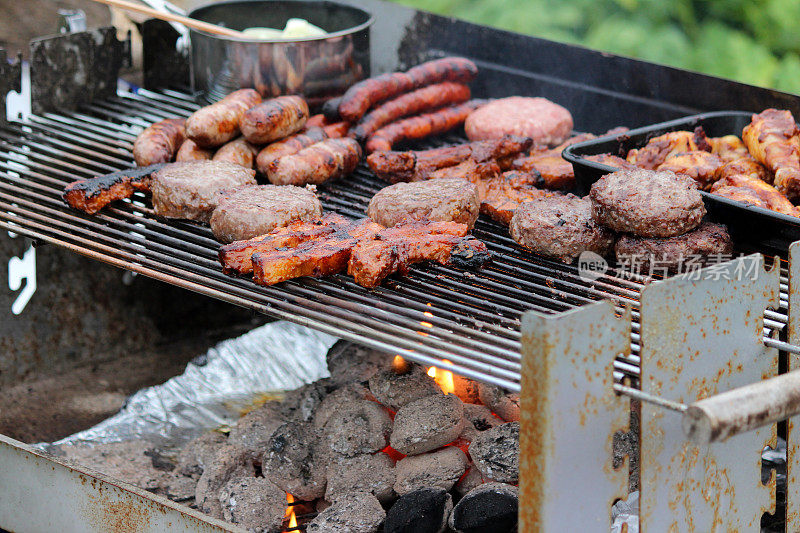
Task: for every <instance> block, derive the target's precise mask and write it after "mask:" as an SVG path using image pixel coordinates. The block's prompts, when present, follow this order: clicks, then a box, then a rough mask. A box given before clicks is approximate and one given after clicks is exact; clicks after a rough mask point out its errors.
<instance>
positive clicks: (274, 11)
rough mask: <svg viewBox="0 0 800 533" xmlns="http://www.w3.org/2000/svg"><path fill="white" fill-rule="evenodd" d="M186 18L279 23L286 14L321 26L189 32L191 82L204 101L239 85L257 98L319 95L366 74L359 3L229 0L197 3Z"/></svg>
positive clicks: (364, 17)
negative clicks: (268, 36) (283, 36)
mask: <svg viewBox="0 0 800 533" xmlns="http://www.w3.org/2000/svg"><path fill="white" fill-rule="evenodd" d="M189 16H190V17H191V18H194V19H197V20H202V21H206V22H210V23H212V24H219V25H222V26H226V27H228V28H232V29H236V30H244V29H245V28H252V27H268V28H276V29H281V28H283V27H284V26H285V25H286V22H287V21H288V20H289V19H290V18H301V19H306V20H307V21H308V22H310V23H311V24H314V25H315V26H318V27H320V28H322V29H324V30H325V31H326V32H327V33H328V34H327V35H326V36H324V37H314V38H307V39H297V40H291V41H278V40H276V41H261V40H255V39H253V40H250V39H239V38H236V37H226V36H220V35H212V34H210V33H205V32H202V31H198V30H194V29H192V30H190V32H189V35H190V38H191V43H192V81H193V84H194V89H195V90H199V91H202V92H203V93H204V94H205V97H206V99H207V100H209V101H216V100H219V99H220V98H222V97H223V96H225V95H226V94H228V93H231V92H233V91H235V90H237V89H241V88H250V87H252V88H255V89H256V90H257V91H258V92H260V93H261V95H262V96H264V97H273V96H280V95H284V94H303V95H305V96H306V98H308V99H309V103H310V104H313V103H314V102H315V101H321V100H324V99H326V98H330V97H332V96H336V95H337V94H341V93H342V92H344V90H345V89H346V88H347V87H349V86H350V85H352V84H353V83H354V82H356V81H358V80H360V79H362V78H364V77H366V76H369V27H370V25H371V24H372V16H371V15H370V14H369V13H367V12H366V11H364V10H362V9H358V8H356V7H351V6H347V5H344V4H339V3H336V2H330V1H317V2H315V1H304V0H296V1H291V0H275V1H264V0H237V1H232V2H219V3H214V4H210V5H207V6H203V7H200V8H198V9H195V10H194V11H192V12H191V13H189Z"/></svg>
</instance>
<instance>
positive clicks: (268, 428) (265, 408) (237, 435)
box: [228, 401, 287, 453]
mask: <svg viewBox="0 0 800 533" xmlns="http://www.w3.org/2000/svg"><path fill="white" fill-rule="evenodd" d="M286 421H287V419H286V416H284V414H283V412H282V408H281V404H280V402H277V401H273V402H267V403H265V404H264V405H262V406H261V407H258V408H256V409H253V410H252V411H250V412H249V413H247V414H246V415H244V416H243V417H242V418H240V419H239V420H238V421H237V422H236V424H235V425H234V426H233V427H232V428H231V430H230V433H228V443H230V444H238V445H239V446H244V447H245V448H247V449H248V450H253V451H254V452H258V453H261V452H263V451H264V450H266V449H267V444H268V442H269V438H270V437H271V436H272V434H273V433H274V432H275V430H276V429H278V427H280V425H281V424H283V423H285V422H286Z"/></svg>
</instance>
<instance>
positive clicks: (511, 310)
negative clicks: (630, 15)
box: [0, 2, 800, 527]
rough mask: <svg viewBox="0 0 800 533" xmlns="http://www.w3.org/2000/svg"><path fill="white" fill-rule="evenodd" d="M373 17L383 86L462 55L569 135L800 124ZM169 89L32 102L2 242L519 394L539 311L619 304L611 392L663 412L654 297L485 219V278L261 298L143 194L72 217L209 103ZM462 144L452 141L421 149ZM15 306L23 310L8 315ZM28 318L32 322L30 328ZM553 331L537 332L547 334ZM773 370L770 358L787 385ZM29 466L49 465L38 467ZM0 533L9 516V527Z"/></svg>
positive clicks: (611, 72)
mask: <svg viewBox="0 0 800 533" xmlns="http://www.w3.org/2000/svg"><path fill="white" fill-rule="evenodd" d="M361 4H363V3H360V5H361ZM368 6H371V8H372V11H373V12H375V13H377V14H378V16H377V17H376V23H375V24H376V25H375V30H374V32H373V36H374V39H373V41H374V42H373V47H374V51H373V59H372V61H373V70H376V71H381V70H389V69H393V68H396V67H399V66H407V65H409V64H414V63H417V62H419V61H422V60H426V59H430V58H433V57H437V56H440V55H443V54H445V53H448V54H456V55H464V56H466V57H470V58H473V59H474V60H475V61H476V63H477V64H478V65H479V68H480V76H479V78H478V80H477V81H476V82H475V84H474V93H475V95H476V96H480V97H500V96H505V95H511V94H531V95H538V96H544V97H548V98H551V99H553V100H554V101H556V102H558V103H560V104H562V105H564V106H565V107H567V108H569V109H570V110H571V111H572V113H573V115H574V117H575V127H576V129H578V130H581V131H593V132H601V131H605V130H607V129H609V128H611V127H615V126H619V125H625V126H629V127H637V126H642V125H646V124H650V123H654V122H659V121H662V120H667V119H673V118H677V117H679V116H683V115H688V114H692V113H696V112H699V111H708V110H715V109H742V110H752V111H760V110H761V109H763V108H766V107H781V108H786V109H790V110H792V111H793V113H795V114H796V115H797V114H798V113H800V98H798V97H796V96H792V95H787V94H783V93H778V92H775V91H771V90H767V89H759V88H755V87H750V86H745V85H741V84H737V83H734V82H730V81H726V80H721V79H716V78H712V77H707V76H703V75H700V74H695V73H690V72H684V71H680V70H677V69H672V68H667V67H662V66H657V65H652V64H647V63H643V62H639V61H634V60H631V59H626V58H621V57H615V56H610V55H608V54H601V53H598V52H594V51H591V50H585V49H582V48H578V47H573V46H568V45H563V44H558V43H553V42H549V41H544V40H540V39H535V38H530V37H524V36H520V35H515V34H511V33H507V32H502V31H499V30H492V29H489V28H484V27H480V26H475V25H472V24H467V23H464V22H460V21H456V20H451V19H445V18H442V17H437V16H434V15H430V14H427V13H422V12H416V11H413V10H409V9H407V8H402V7H400V6H396V5H391V4H384V3H381V2H368ZM368 8H369V7H368ZM397 20H402V21H405V26H404V29H403V31H404V32H405V33H404V34H403V35H399V34H398V33H397V31H396V29H394V30H393V31H388V30H387V31H383V30H384V29H387V28H391V27H393V26H396V22H395V21H397ZM508 50H514V54H509V53H508ZM35 67H36V65H35V64H34V68H35ZM50 67H51V68H52V65H50ZM35 78H36V77H35V76H34V79H35ZM159 82H160V83H162V85H161V86H160V87H150V88H148V89H140V90H138V91H135V92H129V91H119V92H113V91H112V92H111V93H108V92H107V93H106V94H105V95H103V96H102V97H94V98H92V99H90V100H87V101H83V102H72V104H73V105H67V104H64V103H63V102H56V105H53V102H52V101H48V100H47V99H46V98H43V97H42V96H41V95H42V94H45V95H46V94H48V93H47V87H43V88H40V89H41V90H39V91H37V89H36V88H34V94H39V95H40V98H39V101H38V102H34V109H35V110H36V112H35V113H34V114H31V115H29V116H26V117H24V118H18V119H16V120H12V121H10V122H9V123H8V124H6V125H4V126H2V128H0V228H2V229H3V230H5V231H7V232H9V233H10V234H13V235H16V236H24V237H27V238H29V239H32V240H33V242H34V243H35V244H36V245H37V246H38V245H42V244H50V245H55V246H57V247H59V248H64V249H66V250H69V251H70V252H75V253H78V254H81V255H84V256H87V257H89V258H91V259H96V260H98V261H101V262H104V263H107V264H109V265H112V266H115V267H119V268H122V269H125V270H127V271H130V272H135V273H137V274H142V275H144V276H146V277H149V278H153V279H155V280H158V281H161V282H165V283H167V284H169V285H173V286H177V287H180V288H182V289H188V290H190V291H193V292H196V293H199V294H201V295H203V296H209V297H211V298H214V299H217V300H222V301H224V302H227V303H230V304H234V305H236V306H240V307H244V308H248V309H251V310H254V311H257V312H259V313H263V314H265V315H269V316H271V317H275V318H281V319H285V320H289V321H292V322H296V323H299V324H303V325H306V326H309V327H312V328H315V329H318V330H322V331H325V332H327V333H330V334H333V335H336V336H339V337H341V338H345V339H348V340H352V341H354V342H357V343H360V344H364V345H368V346H371V347H374V348H377V349H380V350H384V351H387V352H389V353H395V354H400V355H402V356H403V357H406V358H408V359H410V360H413V361H417V362H419V363H422V364H425V365H430V366H436V367H438V368H443V369H446V370H451V371H453V372H455V373H457V374H461V375H463V376H466V377H469V378H473V379H476V380H480V381H484V382H488V383H493V384H495V385H499V386H502V387H505V388H507V389H510V390H514V391H520V390H521V389H522V388H523V386H522V384H523V382H524V381H525V379H524V378H523V374H524V372H523V358H522V354H523V353H531V350H532V348H530V345H531V340H530V338H528V339H525V338H524V337H525V335H526V334H527V333H526V331H528V330H527V329H526V327H525V326H524V324H526V323H529V324H530V323H531V320H530V319H529V318H526V316H528V315H526V313H527V312H529V311H535V312H538V313H539V315H537V316H543V317H552V319H553V320H554V321H557V320H560V317H561V316H562V315H564V313H565V312H567V311H574V312H583V310H585V309H598V308H597V305H598V304H597V302H600V301H603V300H611V301H612V303H613V306H612V307H611V308H610V311H609V312H610V313H611V316H613V317H616V318H615V320H616V319H618V318H620V317H621V320H622V321H624V320H626V319H627V317H630V321H631V322H630V327H629V329H628V330H627V331H625V332H624V337H625V339H626V340H625V344H626V346H625V349H620V350H617V351H615V352H614V353H613V357H612V360H613V369H614V372H613V382H614V383H615V386H616V388H617V389H618V390H621V391H623V392H626V393H628V394H631V395H638V396H639V397H641V398H644V399H645V400H648V399H653V398H652V396H653V395H652V394H649V393H645V394H642V393H641V392H637V391H638V390H639V388H640V387H641V388H642V389H644V388H645V387H644V386H643V385H645V384H643V383H640V376H641V375H642V371H641V368H640V362H641V360H640V349H641V346H640V340H641V338H640V333H641V331H642V327H643V324H644V322H643V321H642V316H641V315H640V312H641V311H642V303H641V301H642V296H641V295H642V292H643V289H645V287H646V280H645V279H643V278H641V277H637V276H634V275H630V274H627V273H623V272H621V271H618V270H617V269H616V268H614V267H613V266H612V267H611V268H610V269H609V270H608V271H607V272H606V273H605V274H603V275H602V276H600V277H599V278H598V279H597V280H594V281H588V280H586V279H584V278H583V277H582V276H581V275H580V272H579V271H578V269H577V267H575V266H574V265H566V264H563V263H560V262H557V261H553V260H549V259H546V258H543V257H540V256H537V255H535V254H532V253H530V252H527V251H525V250H523V249H521V248H520V247H519V246H518V245H516V243H515V242H514V241H513V240H512V239H511V238H510V237H509V236H508V234H507V230H506V229H505V228H504V227H502V226H500V225H498V224H496V223H494V222H490V221H487V220H484V219H481V220H479V221H478V223H477V225H476V227H475V230H474V232H473V234H474V235H475V236H476V237H477V238H478V239H480V240H482V241H483V242H485V243H486V244H487V246H488V248H489V250H490V251H491V252H492V254H493V260H492V261H491V263H489V264H488V265H487V266H485V267H484V268H483V269H481V270H479V271H469V270H463V269H460V268H457V267H451V266H441V265H423V266H414V267H413V268H412V269H411V272H410V273H409V274H408V275H406V276H402V277H399V276H396V277H391V278H389V280H387V281H386V282H385V283H384V284H383V285H382V286H381V287H379V288H376V289H371V290H369V289H365V288H363V287H360V286H359V285H357V284H356V283H354V282H353V281H352V279H351V278H349V277H347V276H345V275H337V276H332V277H329V278H322V279H310V278H304V279H299V280H292V281H288V282H285V283H281V284H279V285H276V286H272V287H261V286H258V285H255V284H254V283H253V282H252V281H251V280H250V279H247V278H235V277H230V276H227V275H225V274H223V273H222V270H221V267H220V265H219V263H218V260H217V250H218V246H219V245H218V243H217V241H216V240H215V239H214V238H213V236H212V234H211V231H210V230H209V229H208V228H205V227H202V226H199V225H196V224H193V223H189V222H180V221H166V220H163V219H159V218H157V217H155V216H154V215H153V212H152V209H150V207H149V202H147V201H146V199H145V197H144V196H143V195H141V194H139V193H137V194H135V195H134V197H133V198H131V199H130V200H129V201H124V202H118V203H116V204H114V205H113V206H111V207H109V208H106V209H104V210H103V211H101V212H100V213H98V214H97V215H94V216H88V215H84V214H82V213H79V212H76V211H73V210H70V209H69V208H68V207H67V206H66V205H65V204H64V203H63V201H62V200H61V197H60V193H61V191H62V190H63V187H64V185H65V184H67V183H69V182H71V181H74V180H76V179H82V178H90V177H93V176H95V175H98V174H104V173H107V172H111V171H114V170H119V169H122V168H126V167H130V166H132V165H133V161H132V157H131V148H132V143H133V141H134V139H135V137H136V135H137V134H138V133H139V132H140V131H141V130H142V129H143V128H145V127H147V126H148V125H149V124H151V123H152V122H154V121H157V120H161V119H162V118H166V117H170V116H181V117H185V116H188V115H189V114H191V113H192V112H193V111H194V110H195V109H197V108H198V107H199V105H198V103H197V101H198V95H195V94H192V93H191V92H190V91H187V90H185V89H176V88H174V86H173V88H164V87H165V85H166V84H163V76H161V78H160V79H159ZM48 108H49V109H48ZM463 140H464V139H463V138H461V137H459V136H458V135H450V136H445V137H442V138H438V139H435V140H432V141H430V142H426V143H424V144H423V145H419V146H417V147H420V148H422V147H425V148H427V147H434V146H439V145H443V144H447V143H457V142H463ZM384 185H385V184H384V183H383V182H382V181H380V180H379V179H377V178H376V177H375V176H374V175H372V173H371V172H370V171H369V169H368V168H367V167H366V166H361V167H359V168H358V170H357V171H356V172H355V174H354V175H352V176H350V177H348V178H346V179H343V180H340V181H338V182H334V183H330V184H325V185H323V186H320V187H319V196H320V199H321V200H322V204H323V207H324V209H326V210H331V211H335V212H338V213H340V214H342V215H345V216H348V217H351V218H359V217H363V216H364V214H365V211H366V206H367V204H368V202H369V199H370V198H371V196H372V195H373V194H374V193H375V192H377V191H378V190H379V189H380V188H381V187H382V186H384ZM2 239H6V237H5V236H3V237H2ZM6 240H8V239H6ZM14 242H18V240H15V241H14ZM0 244H1V243H0ZM740 245H741V247H742V251H744V252H748V253H749V252H762V253H765V254H766V255H767V262H769V261H771V260H772V256H773V253H774V250H770V249H768V248H766V247H765V246H763V244H762V243H759V242H747V243H740ZM15 246H16V245H15ZM17 248H18V246H17ZM10 249H15V248H14V246H11V247H10ZM14 253H15V254H19V252H14ZM776 268H777V270H776V271H774V274H775V279H776V280H777V292H776V298H775V300H776V302H775V304H776V305H773V306H772V309H766V310H764V308H765V307H766V305H765V306H762V307H761V308H760V309H759V310H758V314H759V317H760V316H761V313H762V312H763V329H762V330H759V331H758V332H757V339H756V340H757V341H758V342H760V343H761V344H762V345H763V346H764V347H766V349H772V350H773V351H774V350H780V351H781V354H782V355H781V361H782V363H781V366H782V370H785V369H786V368H787V366H789V367H791V368H794V367H793V366H791V365H790V364H789V363H788V362H787V361H789V357H790V355H791V354H800V348H798V347H797V346H795V345H794V344H791V343H790V342H789V340H793V341H794V342H795V343H796V342H797V339H792V338H791V335H792V331H793V327H792V326H791V324H792V322H791V319H790V305H789V302H790V301H792V300H793V296H792V292H791V291H790V273H789V272H790V270H791V265H789V264H788V263H787V262H786V261H783V260H780V261H779V263H777V266H776ZM83 275H84V276H89V277H90V276H91V274H90V273H84V274H83ZM79 276H80V274H79ZM47 282H48V280H44V281H43V283H47ZM82 283H91V280H89V281H83V282H82ZM108 290H109V291H113V290H114V288H113V287H109V288H108ZM15 298H16V295H14V294H12V295H11V297H10V298H6V299H4V300H2V301H3V302H6V301H8V302H11V301H12V300H14V299H15ZM30 305H31V306H36V305H37V303H36V302H35V301H32V302H31V304H30ZM38 305H42V304H41V303H40V304H38ZM8 307H10V305H9V306H7V308H8ZM626 307H628V308H630V315H628V314H627V311H626ZM54 311H55V312H56V313H57V312H58V310H57V309H56V310H54ZM2 312H3V313H7V312H8V311H7V310H5V309H4V310H3V311H2ZM25 313H26V311H22V315H21V316H22V317H23V318H24V316H25ZM12 318H13V317H12ZM553 323H555V322H553ZM546 324H547V323H545V322H543V323H542V325H541V327H543V328H545V329H546V327H550V326H547V325H546ZM612 329H613V328H612ZM614 331H616V330H614ZM573 333H574V334H576V335H585V334H584V333H583V332H573ZM4 335H6V336H8V337H9V338H10V341H8V342H9V343H10V344H11V346H12V347H14V346H15V343H19V344H22V340H21V339H19V338H15V334H14V332H13V331H7V332H5V333H4ZM589 337H591V335H589ZM591 341H592V339H588V341H587V342H591ZM598 342H599V341H598ZM723 344H724V343H723ZM565 349H566V348H565ZM588 349H589V348H588V347H587V350H588ZM526 350H527V351H526ZM770 353H772V352H770ZM776 354H777V352H776ZM777 367H778V364H777V355H776V361H775V371H776V372H777V370H778V368H777ZM761 377H763V376H759V378H758V379H761ZM587 379H588V378H587ZM589 381H591V380H589ZM609 392H610V391H609ZM656 392H657V391H656ZM628 410H629V408H628ZM0 444H7V443H6V442H5V441H0ZM757 451H758V450H756V452H757ZM18 453H23V452H18ZM25 453H31V452H30V451H27V452H25ZM35 461H45V462H46V459H42V458H38V457H37V458H35ZM126 497H127V496H126ZM161 505H167V504H165V503H164V502H161ZM181 512H182V511H181ZM182 516H183V517H184V518H185V519H186V520H188V521H189V522H191V523H195V522H196V520H198V518H197V517H196V516H192V515H189V514H184V515H182ZM187 517H188V518H187ZM184 518H181V519H180V520H183V519H184ZM200 520H202V518H201V519H200ZM3 525H4V524H3V523H2V516H1V515H0V527H2V526H3ZM215 526H216V527H220V524H215ZM189 527H193V526H189ZM203 527H205V526H203ZM208 527H211V526H210V525H209V526H208Z"/></svg>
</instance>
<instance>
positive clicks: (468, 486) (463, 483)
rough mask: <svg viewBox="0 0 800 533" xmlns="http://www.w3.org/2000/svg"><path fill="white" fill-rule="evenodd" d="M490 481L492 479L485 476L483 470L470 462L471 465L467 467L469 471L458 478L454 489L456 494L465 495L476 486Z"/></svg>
mask: <svg viewBox="0 0 800 533" xmlns="http://www.w3.org/2000/svg"><path fill="white" fill-rule="evenodd" d="M489 481H492V480H491V479H486V478H485V477H483V474H481V471H480V470H478V469H477V468H475V465H474V464H470V465H469V467H467V473H466V474H464V475H463V476H462V477H461V479H459V480H458V483H456V486H455V488H454V489H453V490H455V491H456V494H458V495H459V496H464V495H465V494H466V493H468V492H469V491H471V490H472V489H474V488H475V487H477V486H479V485H483V484H484V483H488V482H489Z"/></svg>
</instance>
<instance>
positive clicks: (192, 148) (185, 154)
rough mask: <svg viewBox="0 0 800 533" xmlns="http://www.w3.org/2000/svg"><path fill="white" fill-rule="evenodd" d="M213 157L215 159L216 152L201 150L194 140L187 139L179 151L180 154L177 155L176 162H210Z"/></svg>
mask: <svg viewBox="0 0 800 533" xmlns="http://www.w3.org/2000/svg"><path fill="white" fill-rule="evenodd" d="M212 157H214V152H213V151H212V150H206V149H205V148H200V147H199V146H197V143H196V142H194V141H193V140H191V139H186V140H185V141H183V144H181V147H180V148H179V149H178V153H177V154H176V155H175V161H177V162H179V163H181V162H186V161H209V160H210V159H211V158H212Z"/></svg>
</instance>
